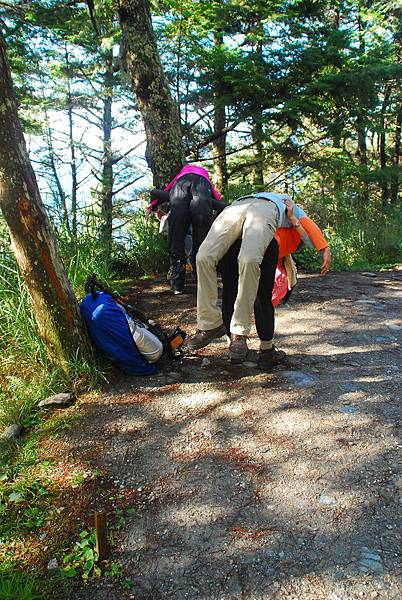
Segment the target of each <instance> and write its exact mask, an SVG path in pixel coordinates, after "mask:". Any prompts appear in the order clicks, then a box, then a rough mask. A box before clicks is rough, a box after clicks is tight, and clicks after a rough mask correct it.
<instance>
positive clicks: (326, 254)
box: [321, 248, 331, 275]
mask: <svg viewBox="0 0 402 600" xmlns="http://www.w3.org/2000/svg"><path fill="white" fill-rule="evenodd" d="M330 264H331V250H330V249H329V248H324V250H323V251H322V263H321V275H326V274H327V273H328V271H329V267H330Z"/></svg>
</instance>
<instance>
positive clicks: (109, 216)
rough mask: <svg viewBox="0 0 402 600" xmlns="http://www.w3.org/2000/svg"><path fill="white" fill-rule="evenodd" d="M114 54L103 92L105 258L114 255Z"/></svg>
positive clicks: (107, 62) (109, 59)
mask: <svg viewBox="0 0 402 600" xmlns="http://www.w3.org/2000/svg"><path fill="white" fill-rule="evenodd" d="M112 102H113V52H112V51H108V52H107V53H106V55H105V75H104V91H103V159H102V163H103V165H102V247H103V250H104V254H105V258H106V259H107V260H109V259H110V257H111V253H112V229H113V156H112Z"/></svg>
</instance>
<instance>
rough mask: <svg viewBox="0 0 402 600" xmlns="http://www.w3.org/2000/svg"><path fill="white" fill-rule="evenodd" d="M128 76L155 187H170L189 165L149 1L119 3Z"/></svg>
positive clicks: (121, 1) (131, 0)
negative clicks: (143, 130) (179, 173)
mask: <svg viewBox="0 0 402 600" xmlns="http://www.w3.org/2000/svg"><path fill="white" fill-rule="evenodd" d="M118 11H119V17H120V25H121V29H122V37H123V44H124V46H125V56H126V61H127V68H128V72H129V74H130V77H131V82H132V87H133V91H134V94H135V97H136V100H137V105H138V108H139V110H140V112H141V116H142V119H143V123H144V127H145V133H146V137H147V152H146V158H147V162H148V165H149V167H150V169H151V171H152V174H153V179H154V185H155V186H156V187H162V186H164V185H166V184H167V183H168V182H169V181H170V180H171V179H172V177H174V175H176V174H177V173H178V171H180V169H181V168H182V166H183V165H184V163H185V153H184V146H183V142H182V137H181V130H180V121H179V115H178V111H177V108H176V106H175V104H174V102H173V100H172V96H171V93H170V90H169V86H168V83H167V80H166V77H165V74H164V72H163V69H162V64H161V60H160V57H159V53H158V49H157V46H156V41H155V35H154V31H153V27H152V21H151V13H150V5H149V1H148V0H118Z"/></svg>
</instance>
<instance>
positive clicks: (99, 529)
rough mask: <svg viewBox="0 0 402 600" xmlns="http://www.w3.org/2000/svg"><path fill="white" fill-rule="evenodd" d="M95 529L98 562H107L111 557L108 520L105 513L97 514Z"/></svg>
mask: <svg viewBox="0 0 402 600" xmlns="http://www.w3.org/2000/svg"><path fill="white" fill-rule="evenodd" d="M95 528H96V551H97V553H98V557H99V559H98V560H106V559H107V557H108V556H109V544H108V541H107V520H106V513H105V512H95Z"/></svg>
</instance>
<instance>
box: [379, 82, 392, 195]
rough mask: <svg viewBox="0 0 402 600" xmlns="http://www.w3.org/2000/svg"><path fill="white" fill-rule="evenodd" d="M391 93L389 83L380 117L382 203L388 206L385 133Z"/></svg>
mask: <svg viewBox="0 0 402 600" xmlns="http://www.w3.org/2000/svg"><path fill="white" fill-rule="evenodd" d="M390 95H391V90H390V87H389V86H388V85H387V86H386V88H385V93H384V100H383V103H382V106H381V117H380V127H381V131H380V140H379V142H380V167H381V200H382V205H383V206H386V205H387V203H388V198H389V189H388V178H387V175H386V168H387V153H386V133H385V127H386V126H385V113H386V111H387V108H388V105H389V98H390Z"/></svg>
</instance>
